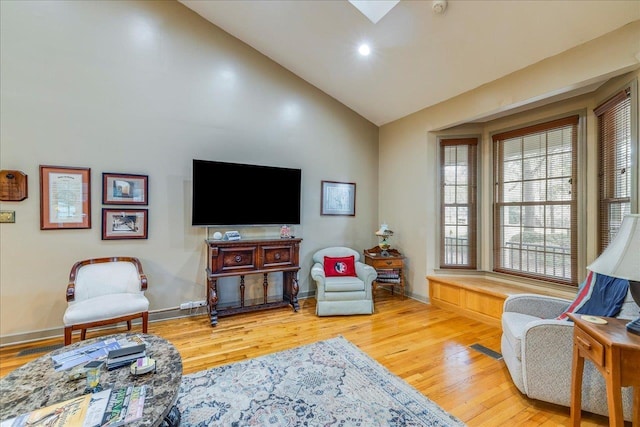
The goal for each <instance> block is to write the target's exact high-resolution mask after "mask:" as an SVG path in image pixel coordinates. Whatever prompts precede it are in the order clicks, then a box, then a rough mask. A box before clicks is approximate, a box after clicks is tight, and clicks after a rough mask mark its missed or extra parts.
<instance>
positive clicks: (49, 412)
mask: <svg viewBox="0 0 640 427" xmlns="http://www.w3.org/2000/svg"><path fill="white" fill-rule="evenodd" d="M90 402H91V395H88V394H85V395H83V396H80V397H76V398H73V399H69V400H65V401H63V402H59V403H56V404H54V405H49V406H46V407H44V408H40V409H36V410H34V411H31V412H27V413H25V414H22V415H18V416H17V417H15V418H11V419H8V420H5V421H2V423H1V424H0V426H1V427H26V426H29V427H31V426H34V427H35V426H37V427H84V425H83V422H84V419H85V418H86V414H87V410H88V408H89V404H90Z"/></svg>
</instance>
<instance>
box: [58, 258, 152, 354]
mask: <svg viewBox="0 0 640 427" xmlns="http://www.w3.org/2000/svg"><path fill="white" fill-rule="evenodd" d="M146 289H147V276H145V274H144V272H143V271H142V264H141V263H140V260H138V259H137V258H132V257H110V258H94V259H87V260H84V261H78V262H76V263H75V264H74V265H73V267H72V268H71V273H70V274H69V285H68V286H67V303H68V306H67V310H66V311H65V313H64V317H63V322H64V345H69V344H71V338H72V333H73V331H77V330H80V331H81V335H80V339H82V340H84V339H85V338H86V333H87V329H88V328H94V327H98V326H104V325H109V324H114V323H119V322H127V328H128V330H131V321H132V320H133V319H137V318H141V319H142V332H143V333H146V332H147V325H148V321H149V300H148V299H147V298H146V297H145V296H144V291H145V290H146Z"/></svg>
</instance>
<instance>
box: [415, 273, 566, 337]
mask: <svg viewBox="0 0 640 427" xmlns="http://www.w3.org/2000/svg"><path fill="white" fill-rule="evenodd" d="M427 280H428V284H429V299H430V302H431V304H433V305H435V306H437V307H441V308H444V309H446V310H450V311H454V312H456V313H459V314H461V315H463V316H466V317H470V318H472V319H476V320H480V321H482V322H485V323H488V324H490V325H493V326H497V327H500V317H501V316H502V307H503V305H504V300H505V299H506V298H507V296H509V295H513V294H525V293H528V294H540V295H548V296H553V297H558V298H565V299H568V300H573V299H574V298H575V296H576V292H577V288H576V289H567V290H563V289H555V288H551V287H550V288H546V287H542V286H534V285H527V284H520V283H512V282H508V281H505V280H501V279H496V278H492V277H487V276H475V275H474V276H471V275H469V276H445V275H442V276H434V275H429V276H427Z"/></svg>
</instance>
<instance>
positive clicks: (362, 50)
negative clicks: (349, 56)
mask: <svg viewBox="0 0 640 427" xmlns="http://www.w3.org/2000/svg"><path fill="white" fill-rule="evenodd" d="M358 52H360V55H362V56H368V55H369V54H370V53H371V48H370V47H369V45H368V44H366V43H363V44H361V45H360V47H359V48H358Z"/></svg>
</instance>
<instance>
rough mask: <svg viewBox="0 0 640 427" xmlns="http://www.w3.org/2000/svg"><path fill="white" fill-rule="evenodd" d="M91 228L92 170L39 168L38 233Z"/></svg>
mask: <svg viewBox="0 0 640 427" xmlns="http://www.w3.org/2000/svg"><path fill="white" fill-rule="evenodd" d="M72 228H91V169H89V168H75V167H64V166H43V165H41V166H40V229H41V230H61V229H72Z"/></svg>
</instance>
